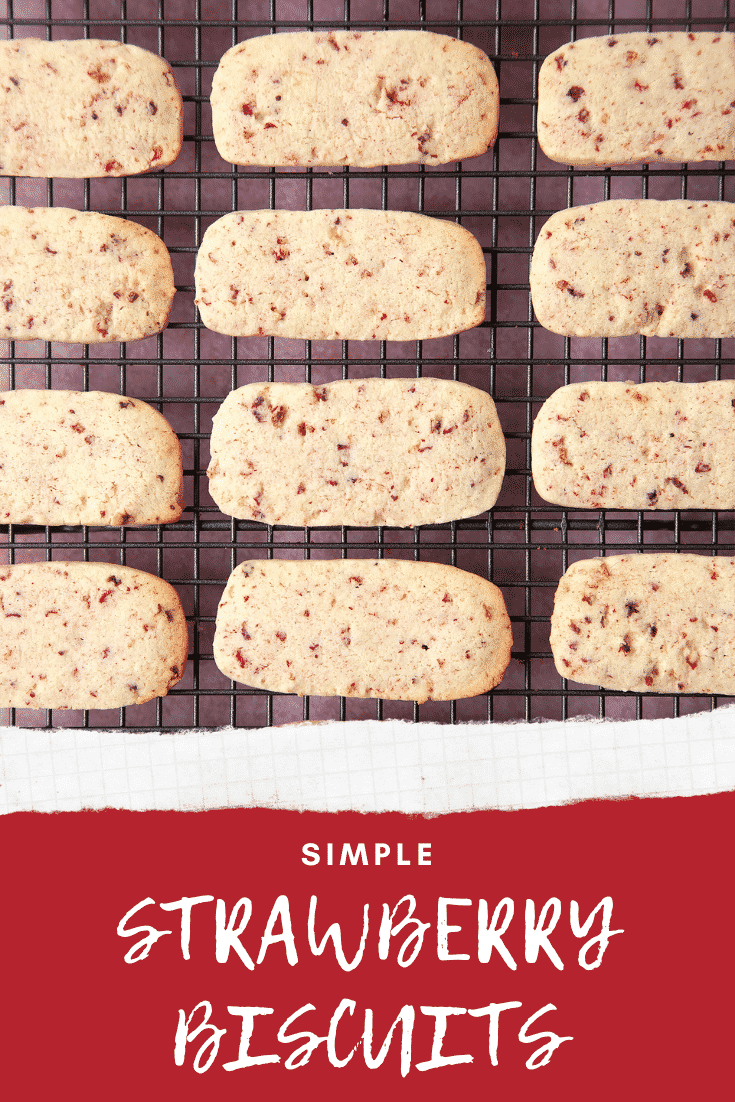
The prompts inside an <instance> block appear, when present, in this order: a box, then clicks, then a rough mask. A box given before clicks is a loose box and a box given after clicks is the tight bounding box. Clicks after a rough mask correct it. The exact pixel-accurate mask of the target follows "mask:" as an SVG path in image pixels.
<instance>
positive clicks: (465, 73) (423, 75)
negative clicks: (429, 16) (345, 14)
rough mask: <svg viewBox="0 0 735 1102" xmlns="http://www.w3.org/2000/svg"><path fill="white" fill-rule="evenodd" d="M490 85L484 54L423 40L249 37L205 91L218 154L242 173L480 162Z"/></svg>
mask: <svg viewBox="0 0 735 1102" xmlns="http://www.w3.org/2000/svg"><path fill="white" fill-rule="evenodd" d="M498 102H499V100H498V81H497V77H496V76H495V71H494V69H493V67H492V65H491V64H490V61H489V60H488V58H487V57H486V55H485V54H484V53H483V52H482V50H478V49H477V47H476V46H471V45H470V44H469V43H468V42H459V41H458V40H457V39H456V38H449V37H448V36H446V35H443V34H431V33H429V32H426V31H363V32H352V31H330V32H329V33H328V34H327V33H325V32H323V31H317V32H310V31H304V32H299V33H296V34H277V35H264V36H262V37H260V38H250V39H248V40H247V41H246V42H241V43H239V45H237V46H233V47H232V49H230V50H228V51H227V53H226V54H225V55H224V57H223V58H222V60H221V61H220V64H219V68H218V69H217V71H216V73H215V74H214V79H213V81H212V128H213V131H214V140H215V144H216V146H217V150H218V152H219V154H220V156H221V157H223V158H224V159H225V160H226V161H230V162H233V163H235V164H240V165H302V166H305V165H355V166H359V167H362V168H368V167H374V166H376V165H394V164H395V165H403V164H414V163H421V164H430V165H440V164H444V163H445V162H447V161H456V160H461V159H462V158H464V157H475V156H478V155H479V154H481V153H485V152H486V151H487V150H488V149H489V148H490V147H491V146H492V144H493V142H494V141H495V138H496V136H497V132H498Z"/></svg>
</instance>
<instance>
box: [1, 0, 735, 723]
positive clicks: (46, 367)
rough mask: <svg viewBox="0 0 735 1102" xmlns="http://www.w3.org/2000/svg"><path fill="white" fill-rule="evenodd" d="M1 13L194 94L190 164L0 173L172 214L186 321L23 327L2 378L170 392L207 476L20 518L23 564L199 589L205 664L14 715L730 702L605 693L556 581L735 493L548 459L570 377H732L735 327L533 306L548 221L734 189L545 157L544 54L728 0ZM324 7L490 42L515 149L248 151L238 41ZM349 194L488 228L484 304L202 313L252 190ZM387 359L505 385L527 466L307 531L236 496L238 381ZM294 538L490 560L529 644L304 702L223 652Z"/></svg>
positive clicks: (545, 709)
mask: <svg viewBox="0 0 735 1102" xmlns="http://www.w3.org/2000/svg"><path fill="white" fill-rule="evenodd" d="M3 5H4V6H3ZM0 13H2V15H1V17H0V35H4V36H5V37H29V36H33V37H41V38H53V39H59V38H85V37H93V38H107V39H120V40H121V41H123V42H129V43H133V44H136V45H139V46H143V47H146V48H147V49H150V50H153V51H156V52H158V53H161V54H162V55H163V56H164V57H166V58H167V60H168V61H169V62H170V63H171V64H172V65H173V67H174V70H175V72H176V76H177V79H178V81H179V84H180V86H181V89H182V92H183V94H184V104H185V125H184V148H183V151H182V154H181V156H180V158H179V159H178V161H177V162H176V163H175V164H174V165H172V166H171V167H170V168H168V169H166V170H165V171H163V172H160V173H156V174H153V175H150V176H145V177H130V178H127V179H123V180H86V181H70V180H48V181H46V180H23V179H7V180H4V181H0V201H2V202H5V203H18V204H23V205H27V206H32V205H53V204H56V205H61V206H71V207H76V208H78V209H83V210H98V211H102V212H104V213H106V214H116V215H122V216H124V217H128V218H131V219H133V220H135V221H137V222H140V223H142V224H143V225H146V226H149V227H150V228H151V229H153V230H154V231H155V232H156V233H158V234H159V235H160V236H161V237H162V238H163V239H164V241H165V242H166V244H167V246H168V248H169V251H170V253H171V256H172V260H173V264H174V271H175V275H176V284H177V288H178V294H177V297H176V303H175V306H174V311H173V314H172V317H171V323H170V325H169V327H168V328H167V329H166V331H165V332H164V333H163V334H161V335H160V336H158V337H154V338H150V339H148V340H145V341H139V342H135V343H131V344H129V345H127V346H126V345H124V344H123V345H119V346H118V345H101V346H100V345H97V346H92V347H89V346H86V345H85V346H68V345H60V344H44V343H43V342H40V341H33V342H18V343H10V344H8V343H7V342H6V343H5V345H4V348H3V349H1V350H0V351H2V356H3V363H2V370H4V372H5V378H4V380H3V386H4V387H8V388H13V387H52V388H57V389H60V388H61V389H66V388H68V389H83V390H86V389H95V390H107V391H116V392H117V391H119V392H120V393H121V394H128V395H132V396H135V397H139V398H142V399H144V400H146V401H149V402H151V403H152V404H153V405H155V406H156V407H157V408H158V409H160V410H161V411H162V413H163V414H164V415H165V416H166V417H167V418H168V420H169V421H170V422H171V424H172V425H173V427H174V428H175V429H176V431H177V432H178V433H179V436H180V438H181V441H182V445H183V449H184V468H185V483H186V509H185V512H184V514H183V516H182V519H181V520H180V521H179V522H178V523H176V524H171V525H166V526H165V527H160V526H159V527H153V526H152V527H150V528H143V529H133V530H120V529H114V530H109V529H97V528H86V527H84V528H58V529H56V528H55V529H51V528H41V527H32V526H20V525H9V526H8V525H5V526H2V527H0V543H1V544H2V545H3V547H2V548H0V553H4V554H5V557H6V560H7V561H10V562H27V561H38V560H42V559H57V560H59V559H84V560H86V559H90V560H104V561H108V562H120V563H127V564H128V565H131V566H136V567H140V568H142V569H145V570H149V571H151V572H153V573H157V574H159V575H161V576H162V577H164V578H166V579H167V580H168V581H170V582H172V583H173V584H174V585H175V586H176V587H177V589H178V590H179V593H180V594H181V597H182V601H183V603H184V607H185V610H186V612H187V619H188V623H189V637H190V658H189V663H188V666H187V671H186V674H185V677H184V679H183V680H182V681H181V682H180V684H179V685H178V686H177V687H176V688H175V689H174V690H173V691H172V692H171V693H170V694H169V696H168V697H166V698H165V699H163V700H157V701H151V702H150V703H149V704H146V705H141V706H139V707H133V708H128V709H122V710H120V712H119V714H118V713H115V712H110V711H100V712H94V711H92V712H84V713H81V712H64V711H54V712H46V713H44V712H40V711H38V712H34V711H30V710H25V709H23V710H18V711H12V712H9V713H5V715H4V716H3V715H0V719H2V720H3V721H4V722H5V723H11V724H17V725H19V726H24V727H53V726H57V727H60V726H67V727H68V726H74V727H77V726H87V727H93V728H101V727H104V728H109V727H110V726H111V725H114V724H116V725H117V726H127V727H131V728H135V727H139V728H140V727H142V728H146V729H150V728H161V729H180V728H182V727H203V728H211V727H217V726H221V725H223V724H232V725H234V726H240V727H255V726H264V725H270V724H279V723H287V722H291V721H294V720H300V719H302V718H303V719H308V718H311V719H359V718H375V717H377V718H378V719H382V718H407V719H410V718H413V719H414V720H419V719H422V720H433V721H439V722H450V723H455V722H463V721H470V720H474V721H477V720H485V719H491V720H507V719H535V718H542V717H546V718H554V719H559V718H567V717H571V716H575V715H589V714H591V713H592V714H599V715H600V716H609V717H615V718H634V717H641V716H643V717H652V716H666V715H669V716H670V715H678V714H680V713H681V714H684V713H685V712H694V711H701V710H703V709H710V708H715V707H717V706H718V704H721V703H724V702H725V698H722V697H719V698H718V697H702V696H690V695H682V696H654V695H643V696H641V695H640V694H638V695H636V694H631V693H627V694H623V693H615V692H604V691H602V690H598V689H596V688H587V687H581V686H578V685H575V684H574V683H570V682H567V681H565V680H562V679H561V678H560V677H558V675H557V674H556V672H555V670H554V665H553V662H552V659H551V652H550V649H549V623H548V618H549V615H550V612H551V609H552V605H553V596H554V590H555V587H556V585H557V582H558V580H559V578H560V577H561V575H562V573H563V572H564V571H565V570H566V568H567V566H568V565H569V564H570V563H571V562H573V561H575V560H576V559H578V558H585V557H590V556H594V555H599V554H601V553H604V554H615V553H619V552H624V551H628V552H629V551H672V550H673V551H699V552H700V553H703V554H732V553H733V550H735V541H734V537H733V531H734V524H733V521H734V515H733V513H731V512H728V513H723V512H719V513H717V512H706V513H705V512H682V513H679V512H675V513H656V512H642V513H641V512H638V513H635V512H621V511H616V510H607V511H599V512H591V511H581V510H579V511H578V510H566V509H560V508H558V507H556V506H551V505H548V504H546V503H544V502H542V501H541V499H540V498H539V497H538V496H537V495H536V493H535V491H534V488H533V484H532V480H531V474H530V432H531V425H532V422H533V418H534V415H535V413H536V412H537V410H538V408H539V406H540V405H541V403H542V402H543V400H544V399H545V398H546V397H547V396H548V395H549V394H550V393H552V392H553V391H554V390H555V389H556V388H557V387H559V386H562V385H564V384H566V383H569V382H576V381H584V380H592V379H630V380H634V381H644V380H649V381H654V380H670V379H674V380H681V381H685V382H698V381H703V380H706V379H720V378H733V377H734V376H735V366H734V365H735V342H734V341H732V340H722V341H720V340H687V341H676V340H661V339H655V338H654V339H651V340H646V338H645V337H641V338H637V337H635V338H615V339H611V340H602V341H600V340H581V339H571V340H570V339H568V338H562V337H558V336H555V335H553V334H551V333H548V332H547V331H546V330H544V329H542V328H541V327H539V326H538V324H537V323H536V322H535V320H534V315H533V311H532V307H531V303H530V296H529V288H528V264H529V257H530V253H531V251H532V248H533V243H534V241H535V238H536V235H537V233H538V231H539V229H540V227H541V225H542V224H543V222H544V220H545V219H546V218H547V217H548V216H549V215H550V214H552V213H553V212H554V211H555V210H558V209H559V208H562V207H567V206H572V205H577V204H580V203H588V202H593V201H596V200H601V199H608V198H619V197H631V198H633V197H650V198H678V197H688V198H696V199H705V198H709V199H731V200H732V199H735V184H734V182H733V175H734V173H733V168H732V165H730V166H729V167H728V166H727V165H726V164H719V165H718V164H714V165H713V164H703V165H699V164H697V165H691V166H689V167H686V166H675V165H669V166H654V167H651V168H649V167H648V166H643V167H634V168H627V169H621V170H612V171H611V170H598V169H582V170H579V171H572V170H570V169H567V168H565V167H563V166H560V165H555V164H554V163H553V162H550V161H547V160H546V158H545V157H544V156H543V154H542V153H541V152H540V150H539V149H538V146H537V144H536V140H535V124H536V84H537V76H538V70H539V67H540V65H541V63H542V61H543V59H544V57H545V56H546V55H547V54H548V53H550V52H551V51H552V50H554V49H556V48H557V47H558V46H560V45H562V44H563V43H564V42H566V41H569V40H570V39H573V38H578V37H586V36H589V35H597V34H608V33H614V32H622V31H625V30H636V29H639V30H644V29H645V30H655V29H670V30H690V29H695V30H696V29H703V30H704V29H719V30H723V29H724V30H733V29H735V28H734V27H733V20H732V19H731V17H730V11H729V2H728V0H725V2H724V3H722V2H719V3H718V2H712V3H710V2H709V0H692V2H686V3H685V2H682V0H626V2H625V3H621V2H617V3H615V0H609V2H607V0H568V2H567V0H495V2H494V3H488V2H486V0H400V2H398V0H343V2H337V0H240V2H239V3H238V0H231V2H229V3H228V0H0ZM321 28H364V29H381V28H390V29H402V28H425V29H427V30H432V31H437V32H440V33H443V34H449V35H453V36H457V37H459V38H463V39H465V40H466V41H468V42H473V43H474V44H476V45H477V46H479V47H481V48H482V49H483V50H485V52H486V53H488V54H489V55H490V57H491V58H492V60H493V62H494V63H495V65H496V69H497V73H498V78H499V81H500V92H501V112H500V133H499V137H498V141H497V144H496V146H495V148H494V149H493V150H492V151H491V152H490V153H488V154H486V155H485V156H483V157H477V158H474V159H473V160H471V161H469V162H467V163H465V164H450V165H445V166H441V167H438V168H425V167H422V166H421V167H419V166H410V167H407V168H402V167H401V168H388V169H385V168H384V169H375V170H365V169H349V168H344V169H339V170H337V171H328V170H320V169H313V170H312V169H306V170H303V169H279V170H273V169H238V168H236V167H235V166H233V165H228V164H226V163H225V162H224V161H222V160H221V158H220V157H219V156H218V154H217V152H216V150H215V147H214V144H213V140H212V130H211V115H210V109H209V91H210V87H211V80H212V74H213V72H214V70H215V68H216V66H217V63H218V61H219V58H220V57H221V55H222V54H223V53H224V51H225V50H226V49H228V48H229V47H230V46H232V45H234V44H235V43H237V42H238V41H242V40H243V39H245V38H250V37H253V36H255V35H261V34H269V33H276V32H280V31H293V30H314V29H321ZM342 206H344V207H348V206H353V207H360V206H361V207H373V208H379V209H398V210H415V211H423V212H425V213H427V214H430V215H433V216H435V217H438V218H447V219H450V220H454V221H458V222H461V224H462V225H464V226H466V227H467V229H469V230H471V231H472V232H473V233H474V234H475V235H476V236H477V237H478V238H479V240H480V241H481V243H482V245H483V249H484V252H485V255H486V259H487V270H488V320H487V321H486V322H485V324H484V325H483V326H481V327H480V328H478V329H475V330H472V331H470V332H468V333H463V334H461V335H459V336H457V337H454V338H447V339H441V340H431V341H423V342H422V341H419V342H412V343H398V342H388V343H386V342H380V343H379V342H357V341H343V342H341V343H340V342H337V341H295V340H285V339H276V340H274V339H272V338H246V339H231V338H228V337H222V336H219V335H217V334H214V333H211V332H209V331H208V330H206V329H204V328H203V326H202V325H201V323H200V321H199V318H198V315H197V311H196V308H195V306H194V286H193V284H194V278H193V273H194V261H195V256H196V250H197V247H198V245H199V242H200V241H201V238H202V235H203V233H204V231H205V230H206V228H207V227H208V226H209V225H210V224H211V223H212V222H213V221H214V220H215V219H216V218H218V217H220V216H221V215H222V214H224V213H226V212H228V211H231V210H237V209H247V208H261V207H271V208H273V207H288V208H296V209H311V208H312V207H342ZM375 375H380V376H385V377H388V378H395V377H407V376H421V375H428V376H436V377H439V378H452V379H459V380H461V381H462V382H466V383H470V384H472V385H473V386H477V387H480V388H481V389H484V390H489V392H490V393H491V394H492V396H493V398H494V399H495V402H496V403H497V407H498V412H499V415H500V419H501V422H502V424H503V428H504V431H505V435H506V439H507V443H508V468H507V474H506V479H505V483H504V485H503V490H502V493H501V496H500V498H499V500H498V503H497V505H496V507H495V508H494V509H493V510H492V511H491V512H490V514H489V515H485V516H481V517H479V518H476V519H471V520H463V521H458V522H457V523H454V524H442V525H425V526H423V527H422V528H419V529H415V530H396V529H389V528H370V529H354V528H320V529H306V530H303V529H293V528H286V527H271V526H265V525H261V524H256V523H252V522H248V521H236V520H233V519H231V518H228V517H225V516H223V515H222V514H220V513H219V512H218V510H217V508H216V507H215V505H214V504H213V502H212V500H211V498H210V497H209V494H208V492H207V479H206V474H205V472H206V468H207V463H208V460H209V431H210V427H211V420H212V416H213V414H214V413H215V412H216V410H217V408H218V406H219V404H220V402H221V401H222V400H223V399H224V397H225V396H226V395H227V393H228V392H229V391H230V390H231V389H232V388H234V387H236V386H241V385H243V384H244V383H247V382H256V381H263V380H266V379H268V380H273V379H275V380H279V381H301V380H304V379H306V380H307V381H313V382H316V383H324V382H328V381H331V380H334V379H339V378H357V377H364V376H375ZM272 556H273V557H286V558H301V557H306V558H308V557H314V558H316V557H320V558H321V557H336V556H349V557H358V558H359V557H371V558H372V557H378V558H379V557H386V558H390V557H396V558H409V559H411V558H412V559H426V560H430V561H434V562H444V563H449V564H452V565H455V566H458V567H461V568H463V569H465V570H470V571H473V572H475V573H477V574H481V575H483V576H485V577H489V578H490V579H491V580H492V581H494V582H495V583H496V584H497V585H499V586H500V587H501V589H502V590H503V594H504V597H505V601H506V604H507V606H508V611H509V613H510V615H511V620H512V622H513V634H514V649H513V659H512V661H511V665H510V668H509V669H508V672H507V674H506V676H505V679H504V680H503V682H502V683H501V685H499V686H498V687H497V688H496V689H495V690H494V691H493V692H492V693H491V694H489V695H488V696H483V697H476V698H473V699H471V700H463V701H456V702H449V703H445V702H443V703H431V702H429V703H427V704H424V705H422V706H421V707H418V706H416V705H411V704H407V703H402V702H395V701H360V700H352V699H349V700H344V699H343V700H339V699H334V698H331V699H330V698H313V697H312V698H311V699H309V698H305V699H304V700H303V701H302V700H300V699H298V698H296V697H292V696H285V695H279V694H270V693H264V692H261V691H258V690H254V689H250V688H248V687H245V686H241V685H234V684H232V683H230V682H229V681H227V680H226V679H225V678H224V677H223V676H222V675H221V674H220V673H219V671H218V670H217V669H216V667H215V665H214V662H213V659H212V638H213V633H214V619H215V614H216V609H217V603H218V601H219V598H220V595H221V592H222V589H223V587H224V585H225V582H226V580H227V577H228V575H229V573H230V570H231V569H232V568H233V567H234V566H235V565H236V564H237V563H238V562H241V561H242V560H243V559H245V558H251V557H272ZM734 596H735V595H734ZM727 699H731V698H727Z"/></svg>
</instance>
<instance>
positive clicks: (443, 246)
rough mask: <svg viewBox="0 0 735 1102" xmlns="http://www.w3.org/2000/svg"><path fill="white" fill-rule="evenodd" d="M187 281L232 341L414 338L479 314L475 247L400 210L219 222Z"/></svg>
mask: <svg viewBox="0 0 735 1102" xmlns="http://www.w3.org/2000/svg"><path fill="white" fill-rule="evenodd" d="M195 278H196V292H197V297H196V303H197V306H198V307H199V310H200V313H201V316H202V321H203V322H204V324H205V325H206V326H207V328H208V329H214V330H215V332H217V333H226V334H228V335H229V336H233V337H252V336H263V335H265V336H272V337H297V338H303V339H305V340H337V339H342V340H392V341H402V340H423V339H428V338H430V337H444V336H447V335H449V334H452V333H458V332H460V331H461V330H463V329H471V328H472V327H473V326H475V325H479V324H480V322H481V321H482V320H483V318H484V316H485V278H486V274H485V261H484V258H483V255H482V249H481V247H480V244H479V242H478V241H477V240H476V239H475V238H474V237H473V236H472V234H471V233H469V232H468V231H467V230H465V229H462V227H461V226H457V225H455V224H454V223H453V222H445V221H441V220H439V219H438V218H428V217H426V216H425V215H423V214H411V213H408V212H406V211H380V210H312V211H295V210H276V211H273V210H258V211H239V212H235V213H233V214H226V215H225V216H224V217H223V218H219V219H218V220H217V221H216V222H215V223H214V224H213V225H211V226H210V227H209V229H208V230H207V232H206V233H205V235H204V240H203V241H202V245H201V248H200V249H199V254H198V256H197V263H196V277H195Z"/></svg>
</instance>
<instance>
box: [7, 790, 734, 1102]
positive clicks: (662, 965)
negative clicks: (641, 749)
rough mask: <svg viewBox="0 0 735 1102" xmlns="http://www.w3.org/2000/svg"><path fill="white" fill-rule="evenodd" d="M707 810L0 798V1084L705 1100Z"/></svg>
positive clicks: (727, 1031)
mask: <svg viewBox="0 0 735 1102" xmlns="http://www.w3.org/2000/svg"><path fill="white" fill-rule="evenodd" d="M733 821H735V794H730V793H728V794H724V795H718V796H707V797H703V798H691V799H687V800H681V799H668V800H642V801H634V800H630V801H618V802H604V803H595V802H588V803H584V804H578V805H575V806H568V807H559V808H546V809H541V810H538V811H521V812H511V813H504V812H492V811H487V812H475V813H472V814H457V815H448V816H442V817H437V818H428V819H427V818H418V817H407V816H403V815H400V814H384V815H359V814H352V813H340V814H338V815H326V814H316V813H303V814H299V813H296V812H285V811H278V812H272V811H268V810H227V811H213V812H205V813H200V814H182V813H174V812H161V813H158V812H146V813H144V814H140V813H134V812H115V811H105V812H100V813H92V812H82V813H77V814H57V815H33V814H16V815H9V816H6V817H4V818H3V819H2V820H0V840H1V843H2V853H3V864H4V871H5V891H4V901H3V907H2V917H1V918H0V929H1V931H2V945H3V947H4V964H3V1001H2V1005H3V1019H4V1022H3V1029H2V1036H3V1042H4V1051H5V1058H4V1061H3V1073H2V1079H3V1094H4V1096H5V1097H6V1098H8V1099H21V1098H23V1099H35V1098H46V1097H58V1096H64V1097H65V1096H69V1097H74V1098H77V1099H82V1100H86V1099H93V1098H94V1099H97V1098H101V1097H103V1098H105V1100H106V1102H115V1100H117V1099H126V1100H128V1099H130V1098H131V1097H136V1098H140V1099H158V1098H169V1097H175V1098H176V1099H177V1100H181V1102H184V1100H188V1099H204V1098H206V1099H211V1098H216V1099H230V1098H232V1099H235V1098H238V1099H239V1098H242V1097H245V1096H248V1095H249V1094H250V1093H251V1092H252V1093H253V1095H254V1096H260V1095H262V1094H267V1096H268V1097H269V1098H271V1099H278V1100H280V1099H283V1100H286V1099H288V1100H290V1099H293V1098H311V1097H327V1098H328V1097H338V1096H341V1092H345V1093H346V1095H347V1094H348V1096H349V1097H350V1099H351V1100H355V1102H357V1100H359V1099H363V1098H364V1099H371V1100H373V1099H374V1097H375V1094H376V1091H377V1092H379V1093H380V1095H381V1096H382V1097H383V1098H388V1099H393V1098H396V1099H398V1098H404V1097H415V1098H421V1099H422V1100H423V1099H426V1100H427V1102H429V1100H431V1099H434V1098H436V1099H439V1098H446V1097H447V1096H448V1094H449V1092H461V1093H466V1094H467V1095H468V1096H482V1097H498V1098H504V1097H512V1098H513V1099H515V1100H523V1099H536V1098H539V1099H540V1098H543V1099H545V1100H546V1099H556V1098H565V1099H568V1098H582V1097H586V1096H590V1097H592V1096H594V1098H595V1099H615V1100H616V1102H618V1100H619V1099H620V1098H621V1096H627V1097H631V1098H634V1099H637V1098H646V1097H656V1098H670V1099H678V1098H682V1099H683V1098H690V1097H712V1098H724V1097H726V1096H727V1095H728V1094H729V1092H730V1091H731V1089H732V1087H731V1084H732V1080H731V1072H730V1070H729V1063H730V1057H729V1052H730V1050H731V1046H732V1036H731V1034H732V1024H733V1014H732V1008H731V998H730V989H731V987H732V984H733V979H734V978H735V967H734V965H735V949H734V948H733V939H732V937H731V935H730V927H731V924H732V916H733V903H734V902H735V900H734V898H733V897H734V895H735V890H734V889H733V876H732V858H731V855H730V852H729V842H730V838H731V836H732V824H733ZM317 858H318V860H317ZM136 931H137V932H136ZM126 957H127V960H126ZM391 1030H392V1032H391ZM338 1092H339V1093H338ZM407 1092H408V1093H407Z"/></svg>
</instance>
